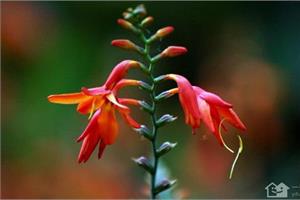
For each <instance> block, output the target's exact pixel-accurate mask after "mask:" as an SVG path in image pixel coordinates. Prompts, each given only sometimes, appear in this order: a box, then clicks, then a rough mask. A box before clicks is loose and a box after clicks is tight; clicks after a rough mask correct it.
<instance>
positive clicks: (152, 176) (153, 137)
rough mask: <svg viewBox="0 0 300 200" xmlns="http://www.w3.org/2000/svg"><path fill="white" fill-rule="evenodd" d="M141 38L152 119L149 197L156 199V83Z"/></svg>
mask: <svg viewBox="0 0 300 200" xmlns="http://www.w3.org/2000/svg"><path fill="white" fill-rule="evenodd" d="M142 39H143V41H144V43H145V60H146V61H147V62H148V64H149V67H148V69H149V72H150V73H149V78H150V81H151V85H152V87H151V90H150V91H149V94H150V98H151V102H152V111H153V112H152V113H151V120H152V140H151V143H152V152H153V173H152V174H151V198H152V199H156V198H157V193H156V191H155V186H156V184H155V183H156V174H157V168H158V161H159V158H158V155H157V151H156V138H157V131H158V126H157V124H156V102H155V90H156V83H155V81H154V75H153V68H154V67H153V62H152V59H151V56H150V46H149V44H148V43H147V40H146V38H145V36H144V35H142Z"/></svg>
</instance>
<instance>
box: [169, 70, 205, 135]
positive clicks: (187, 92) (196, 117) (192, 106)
mask: <svg viewBox="0 0 300 200" xmlns="http://www.w3.org/2000/svg"><path fill="white" fill-rule="evenodd" d="M166 78H167V79H172V80H174V81H176V83H177V86H178V94H179V101H180V103H181V106H182V108H183V110H184V114H185V122H186V123H187V124H188V125H190V126H191V127H192V128H193V133H194V132H195V129H197V128H198V127H199V126H200V112H199V109H198V103H197V97H196V94H195V91H194V90H193V87H192V85H191V84H190V82H189V81H188V80H187V79H186V78H185V77H183V76H181V75H176V74H168V75H166Z"/></svg>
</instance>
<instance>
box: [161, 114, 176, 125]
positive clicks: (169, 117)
mask: <svg viewBox="0 0 300 200" xmlns="http://www.w3.org/2000/svg"><path fill="white" fill-rule="evenodd" d="M176 119H177V117H174V116H172V115H169V114H165V115H163V116H162V117H161V118H159V119H158V120H157V121H156V125H157V126H158V127H161V126H164V125H166V124H168V123H171V122H173V121H175V120H176Z"/></svg>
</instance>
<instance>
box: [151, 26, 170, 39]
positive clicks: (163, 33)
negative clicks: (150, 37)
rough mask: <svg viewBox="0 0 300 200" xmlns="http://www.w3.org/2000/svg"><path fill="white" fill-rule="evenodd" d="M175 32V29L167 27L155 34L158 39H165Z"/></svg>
mask: <svg viewBox="0 0 300 200" xmlns="http://www.w3.org/2000/svg"><path fill="white" fill-rule="evenodd" d="M173 31H174V28H173V27H172V26H167V27H165V28H161V29H159V30H158V31H157V32H156V33H155V36H156V37H158V38H163V37H165V36H167V35H169V34H170V33H172V32H173Z"/></svg>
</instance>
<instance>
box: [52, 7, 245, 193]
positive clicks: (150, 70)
mask: <svg viewBox="0 0 300 200" xmlns="http://www.w3.org/2000/svg"><path fill="white" fill-rule="evenodd" d="M153 20H154V19H153V17H151V16H147V12H146V9H145V7H144V6H143V5H139V6H137V7H136V8H135V9H132V8H129V9H127V10H126V11H125V12H124V13H123V19H118V21H117V22H118V24H119V25H120V26H121V27H123V28H125V29H127V30H129V31H131V32H133V33H134V34H135V35H136V36H137V37H138V38H139V39H140V40H141V42H142V43H143V46H142V47H141V46H138V45H136V44H135V43H134V42H132V41H130V40H127V39H117V40H113V41H112V43H111V44H112V45H113V46H115V47H119V48H122V49H124V50H129V51H132V52H135V53H138V54H139V55H140V56H141V57H142V59H143V60H142V61H134V60H124V61H122V62H120V63H118V64H117V65H116V66H115V67H114V68H113V70H112V72H111V73H110V75H109V76H108V78H107V80H106V81H105V83H104V84H103V85H102V86H100V87H94V88H85V87H83V88H82V89H81V91H80V92H77V93H68V94H56V95H50V96H48V100H49V101H50V102H52V103H59V104H78V105H77V111H78V112H79V113H80V114H84V115H85V114H87V115H89V117H88V119H89V122H88V124H87V127H86V128H85V130H84V131H83V132H82V134H81V135H80V136H79V137H78V139H77V141H78V142H82V146H81V149H80V152H79V155H78V162H79V163H81V162H86V161H87V160H88V159H89V158H90V156H91V154H92V153H93V151H94V150H95V149H96V147H97V145H99V147H98V158H101V156H102V154H103V151H104V149H105V148H106V147H107V146H108V145H111V144H113V143H114V142H115V140H116V138H117V135H118V133H119V130H118V122H117V119H116V111H118V112H119V113H120V114H121V116H122V117H123V119H124V120H125V121H126V122H127V123H128V125H129V126H130V127H132V128H133V129H134V130H135V131H136V132H138V133H139V135H141V136H143V137H145V138H147V139H148V140H149V142H151V144H152V152H153V157H152V159H149V158H147V157H146V156H141V157H139V158H136V159H133V160H134V162H135V163H137V164H138V165H139V166H141V167H142V168H143V169H145V170H146V171H147V173H149V174H150V176H151V184H150V195H151V198H153V199H155V198H157V197H158V195H159V193H161V192H163V191H165V190H167V189H169V188H171V187H172V186H173V185H174V184H175V181H174V180H173V181H172V180H168V179H167V178H165V179H164V180H162V181H161V182H158V181H157V171H158V162H159V160H160V158H161V157H162V156H163V155H165V154H167V153H168V152H170V151H171V150H172V149H173V148H174V147H175V146H176V144H177V143H171V142H169V141H166V142H164V143H162V144H161V145H159V144H158V143H157V136H158V130H159V128H160V127H162V126H165V125H166V124H169V123H171V122H173V121H175V120H176V119H177V117H174V116H172V115H170V114H164V115H162V116H158V115H157V104H158V103H159V102H161V101H163V100H166V99H168V98H170V97H171V96H173V95H175V94H178V96H179V101H180V104H181V107H182V109H183V111H184V115H185V123H186V124H187V125H189V126H191V128H192V133H193V134H195V133H196V130H197V129H198V128H199V126H200V123H201V122H204V124H205V125H206V126H207V128H208V129H209V130H210V131H211V132H212V133H213V134H214V135H215V137H216V138H217V140H218V142H219V143H220V145H221V146H224V147H225V148H227V149H228V150H229V151H231V152H233V151H232V150H231V149H230V148H229V147H228V146H227V145H226V144H225V142H224V140H223V139H222V135H221V129H224V130H226V129H225V126H224V125H223V122H224V120H226V121H227V122H228V123H229V124H231V125H232V126H234V127H236V128H237V129H240V130H243V131H244V130H246V128H245V125H244V124H243V123H242V121H241V120H240V119H239V117H238V116H237V114H236V113H235V112H234V110H233V108H232V105H231V104H230V103H228V102H226V101H224V100H223V99H221V98H220V97H219V96H218V95H216V94H214V93H211V92H207V91H205V90H204V89H202V88H200V87H198V86H193V85H192V84H191V83H190V82H189V81H188V79H187V78H185V77H183V76H181V75H178V74H165V75H160V76H155V75H154V68H155V64H156V63H157V62H159V61H160V60H161V59H164V58H171V57H175V56H179V55H183V54H185V53H187V49H186V48H185V47H182V46H169V47H167V48H166V49H165V50H163V51H162V52H160V53H158V54H157V55H152V51H151V45H152V44H153V43H155V42H159V41H160V40H161V39H164V38H165V37H167V36H168V35H169V34H171V33H172V32H173V31H174V28H173V27H171V26H167V27H164V28H161V29H159V30H157V31H156V32H155V33H154V34H151V32H150V31H149V30H148V29H147V27H148V26H149V25H150V24H151V23H152V22H153ZM132 68H137V69H139V70H141V71H142V72H143V73H144V74H145V75H146V76H147V77H148V79H147V81H145V80H135V79H125V76H126V74H127V72H128V70H130V69H132ZM164 80H171V81H175V82H176V84H177V87H176V88H172V89H169V90H167V91H163V92H161V93H160V94H158V93H157V87H158V85H159V84H161V83H162V82H163V81H164ZM125 86H137V87H139V88H140V89H142V90H144V91H146V92H147V93H148V95H149V96H150V102H146V101H145V100H137V99H133V98H120V97H118V91H119V90H120V89H122V88H123V87H125ZM128 105H134V106H138V107H140V108H141V109H142V110H143V111H145V112H146V113H148V114H149V116H150V117H151V121H152V125H151V127H150V126H147V125H145V124H141V123H140V122H137V121H136V120H134V119H133V118H132V117H131V115H130V108H129V107H128ZM239 139H240V148H239V150H238V153H237V156H236V159H235V160H234V163H233V165H232V170H233V167H234V165H235V163H236V160H237V158H238V156H239V154H240V153H241V151H242V142H241V138H240V137H239ZM232 170H231V173H230V177H231V175H232Z"/></svg>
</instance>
